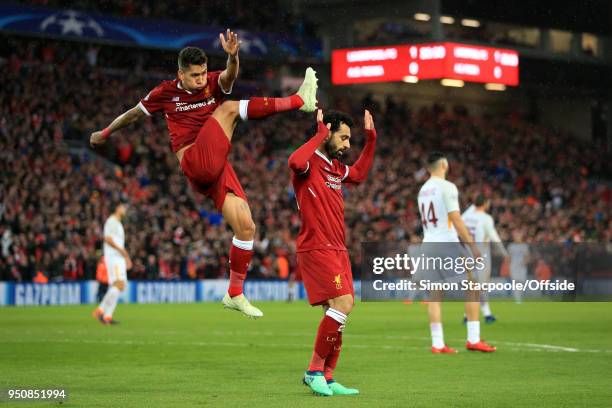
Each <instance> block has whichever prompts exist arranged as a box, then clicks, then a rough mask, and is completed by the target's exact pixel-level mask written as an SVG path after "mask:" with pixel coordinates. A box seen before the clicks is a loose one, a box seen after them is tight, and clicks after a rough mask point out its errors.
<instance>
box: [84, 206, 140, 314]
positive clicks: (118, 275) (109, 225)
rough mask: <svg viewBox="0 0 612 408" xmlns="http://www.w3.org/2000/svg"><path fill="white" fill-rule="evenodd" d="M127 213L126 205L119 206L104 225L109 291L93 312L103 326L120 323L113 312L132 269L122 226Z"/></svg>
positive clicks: (105, 259)
mask: <svg viewBox="0 0 612 408" xmlns="http://www.w3.org/2000/svg"><path fill="white" fill-rule="evenodd" d="M126 211H127V206H126V205H125V204H123V203H119V204H117V205H116V207H115V211H114V212H113V214H111V216H110V217H108V218H107V219H106V222H105V223H104V261H105V263H106V270H107V273H108V290H107V291H106V294H105V295H104V297H103V298H102V302H100V305H99V306H98V307H97V308H96V310H94V312H93V316H94V318H96V319H97V320H99V321H100V322H101V323H103V324H117V323H118V322H117V321H116V320H114V319H113V312H114V311H115V307H117V302H118V301H119V296H120V295H121V292H123V290H124V289H125V284H126V282H127V270H128V269H131V268H132V260H131V259H130V255H129V254H128V253H127V251H126V250H125V231H124V230H123V225H122V224H121V220H122V219H123V217H124V216H125V213H126Z"/></svg>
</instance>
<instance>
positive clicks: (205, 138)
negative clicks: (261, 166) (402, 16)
mask: <svg viewBox="0 0 612 408" xmlns="http://www.w3.org/2000/svg"><path fill="white" fill-rule="evenodd" d="M219 39H220V42H221V45H222V47H223V50H224V51H225V52H226V53H227V54H228V59H227V64H226V68H225V70H223V71H208V65H207V63H208V59H207V57H206V54H205V53H204V51H202V50H201V49H199V48H196V47H186V48H183V49H182V50H181V51H180V53H179V56H178V73H177V78H176V79H174V80H171V81H163V82H162V83H161V84H159V85H158V86H157V87H155V88H154V89H153V90H152V91H151V92H149V93H148V94H147V95H146V96H145V97H144V98H143V99H142V100H141V101H140V102H139V103H138V104H137V105H136V106H135V107H133V108H132V109H130V110H128V111H127V112H125V113H123V114H122V115H120V116H118V117H117V118H116V119H115V120H113V122H112V123H111V124H110V125H109V126H108V127H106V128H105V129H103V130H101V131H98V132H94V133H92V135H91V138H90V143H91V145H92V146H96V145H100V144H102V143H104V142H105V141H106V139H107V138H108V137H109V135H110V134H111V133H113V132H115V131H117V130H119V129H121V128H123V127H125V126H127V125H129V124H131V123H133V122H136V121H137V120H139V119H141V118H143V117H144V116H151V115H153V114H154V113H157V112H159V113H163V114H164V117H165V119H166V123H167V125H168V132H169V133H170V143H171V147H172V151H173V152H174V153H176V157H177V159H178V162H179V166H180V167H181V170H182V171H183V173H184V174H185V176H187V179H188V180H189V183H190V184H191V186H192V187H193V189H194V190H196V191H198V192H200V193H202V194H204V195H205V196H207V197H210V198H211V199H212V200H213V201H214V203H215V206H216V208H217V210H218V211H220V212H221V213H222V214H223V217H224V218H225V220H226V221H227V222H228V224H229V225H230V226H231V228H232V230H233V232H234V238H233V240H232V247H231V249H230V256H229V258H230V284H229V289H228V292H227V293H226V294H225V297H224V298H223V305H224V306H225V307H226V308H229V309H233V310H238V311H240V312H242V313H244V314H245V315H247V316H249V317H253V318H257V317H261V316H263V313H262V312H261V310H259V309H258V308H256V307H254V306H253V305H251V304H250V303H249V301H248V300H247V299H246V297H245V296H244V294H243V293H242V289H243V283H244V280H245V278H246V274H247V269H248V265H249V262H250V261H251V258H252V256H253V240H254V238H255V224H254V222H253V219H252V217H251V211H250V209H249V205H248V204H247V198H246V194H245V193H244V190H243V189H242V186H241V185H240V182H239V181H238V177H237V176H236V173H235V172H234V169H233V168H232V165H231V164H230V162H229V161H228V155H229V151H230V148H231V141H232V135H233V133H234V129H235V128H236V122H237V120H238V118H240V119H242V120H245V121H246V120H247V119H259V118H264V117H266V116H269V115H272V114H274V113H278V112H283V111H289V110H297V109H299V110H302V111H305V112H314V110H315V109H316V102H317V101H316V91H317V78H316V75H315V72H314V70H313V69H312V68H308V69H306V76H305V78H304V82H303V83H302V85H301V86H300V89H299V90H298V92H297V93H296V94H295V95H291V96H289V97H286V98H265V97H263V98H261V97H258V98H254V97H252V98H250V99H248V100H241V101H226V100H225V96H226V95H229V94H230V93H231V92H232V87H233V85H234V81H235V80H236V78H237V76H238V65H239V62H238V51H239V49H240V41H239V40H238V35H237V34H235V33H233V32H232V31H230V30H227V33H226V35H223V34H219Z"/></svg>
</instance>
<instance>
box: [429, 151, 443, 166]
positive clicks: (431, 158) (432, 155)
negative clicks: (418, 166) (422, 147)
mask: <svg viewBox="0 0 612 408" xmlns="http://www.w3.org/2000/svg"><path fill="white" fill-rule="evenodd" d="M444 158H446V155H445V154H444V153H442V152H438V151H435V152H431V153H429V156H427V165H428V166H431V165H432V164H434V163H435V162H437V161H438V160H440V159H444Z"/></svg>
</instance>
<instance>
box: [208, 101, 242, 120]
mask: <svg viewBox="0 0 612 408" xmlns="http://www.w3.org/2000/svg"><path fill="white" fill-rule="evenodd" d="M238 109H239V102H238V101H225V102H223V103H222V104H221V105H220V106H219V107H218V108H217V109H216V110H215V112H214V113H217V111H218V112H219V114H222V115H225V116H234V117H235V116H238Z"/></svg>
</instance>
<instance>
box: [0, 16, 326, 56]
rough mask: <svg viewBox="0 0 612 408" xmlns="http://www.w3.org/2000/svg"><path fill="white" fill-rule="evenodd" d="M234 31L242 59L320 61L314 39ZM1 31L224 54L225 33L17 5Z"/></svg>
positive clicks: (172, 23)
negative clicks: (221, 38)
mask: <svg viewBox="0 0 612 408" xmlns="http://www.w3.org/2000/svg"><path fill="white" fill-rule="evenodd" d="M233 29H236V30H235V31H236V32H237V33H238V35H239V37H240V39H241V41H242V46H241V48H240V50H241V53H242V54H243V55H247V56H253V57H263V56H275V57H282V58H286V57H295V58H298V57H300V58H305V59H308V60H319V59H321V58H322V57H323V51H322V46H321V42H320V41H317V40H308V41H301V42H298V41H296V40H295V39H294V38H291V37H288V36H283V35H278V34H268V33H253V32H249V31H244V30H240V29H238V28H237V27H233ZM0 30H3V31H9V32H16V33H22V34H30V35H39V36H40V35H44V36H53V37H62V38H66V39H77V40H82V41H93V42H106V43H115V44H123V45H132V46H134V45H135V46H142V47H151V48H166V49H179V48H182V47H185V46H187V45H193V46H197V47H201V48H203V49H204V50H205V51H207V52H215V51H216V52H219V53H220V52H223V51H222V49H221V44H220V42H219V33H220V32H222V31H224V29H223V28H221V29H219V28H215V27H202V26H199V25H196V24H190V23H180V22H175V21H166V20H155V19H144V18H131V17H115V16H108V15H105V14H97V13H85V12H80V11H74V10H56V9H50V8H44V7H32V6H26V5H16V4H0Z"/></svg>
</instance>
